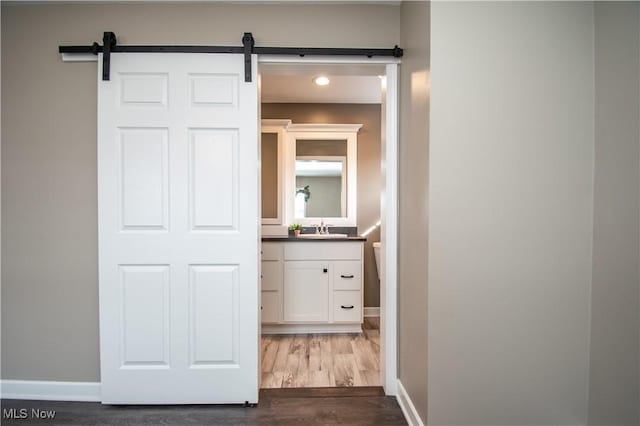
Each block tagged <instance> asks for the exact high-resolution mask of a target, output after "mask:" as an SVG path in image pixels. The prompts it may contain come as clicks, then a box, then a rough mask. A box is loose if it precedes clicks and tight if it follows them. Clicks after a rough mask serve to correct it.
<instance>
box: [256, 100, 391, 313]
mask: <svg viewBox="0 0 640 426" xmlns="http://www.w3.org/2000/svg"><path fill="white" fill-rule="evenodd" d="M380 114H381V107H380V105H377V104H286V103H282V104H280V103H277V104H262V118H287V119H290V120H292V121H293V122H294V123H325V124H326V123H347V124H348V123H354V124H362V128H361V129H360V131H359V132H358V219H357V223H358V231H359V232H362V231H364V230H365V229H367V228H369V227H370V226H372V225H374V224H375V223H376V222H377V221H378V220H380V191H381V190H382V176H381V171H380V138H381V130H380V126H381V120H382V117H381V115H380ZM305 149H306V150H305V151H304V155H325V154H324V153H326V152H327V151H326V150H328V149H331V150H335V149H336V146H335V144H326V146H325V147H324V148H323V149H322V150H321V151H315V152H312V151H309V150H307V149H308V148H305ZM374 241H380V229H376V230H375V231H373V232H372V233H371V234H369V235H368V236H367V241H366V242H365V244H364V306H368V307H376V306H380V282H379V281H378V273H377V271H376V264H375V258H374V254H373V246H372V244H373V242H374Z"/></svg>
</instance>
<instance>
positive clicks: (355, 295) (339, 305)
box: [333, 291, 362, 323]
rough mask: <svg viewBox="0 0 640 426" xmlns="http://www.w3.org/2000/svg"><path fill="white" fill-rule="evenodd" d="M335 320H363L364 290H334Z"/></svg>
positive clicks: (358, 321)
mask: <svg viewBox="0 0 640 426" xmlns="http://www.w3.org/2000/svg"><path fill="white" fill-rule="evenodd" d="M333 322H357V323H360V322H362V292H360V291H334V292H333Z"/></svg>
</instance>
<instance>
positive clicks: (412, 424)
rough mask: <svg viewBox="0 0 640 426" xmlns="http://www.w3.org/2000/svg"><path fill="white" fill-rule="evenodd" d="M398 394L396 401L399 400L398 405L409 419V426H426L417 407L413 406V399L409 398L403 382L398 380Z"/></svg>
mask: <svg viewBox="0 0 640 426" xmlns="http://www.w3.org/2000/svg"><path fill="white" fill-rule="evenodd" d="M397 390H398V394H397V395H396V399H397V400H398V404H399V405H400V408H401V409H402V413H403V414H404V417H405V418H406V419H407V423H409V426H424V423H423V422H422V419H421V418H420V415H419V414H418V411H417V410H416V407H415V406H414V405H413V402H412V401H411V398H409V394H408V393H407V391H406V390H405V389H404V386H402V382H401V381H400V380H398V389H397Z"/></svg>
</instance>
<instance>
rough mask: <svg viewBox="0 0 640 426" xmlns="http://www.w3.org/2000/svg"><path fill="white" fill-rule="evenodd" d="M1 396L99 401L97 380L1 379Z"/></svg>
mask: <svg viewBox="0 0 640 426" xmlns="http://www.w3.org/2000/svg"><path fill="white" fill-rule="evenodd" d="M0 386H1V387H2V393H1V395H2V398H5V399H38V400H46V401H88V402H100V401H101V400H102V398H101V393H100V383H98V382H48V381H40V380H2V381H0Z"/></svg>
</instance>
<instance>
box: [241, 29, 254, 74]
mask: <svg viewBox="0 0 640 426" xmlns="http://www.w3.org/2000/svg"><path fill="white" fill-rule="evenodd" d="M253 46H255V40H254V39H253V34H251V33H244V35H243V36H242V47H243V48H244V81H245V82H247V83H249V82H251V55H252V54H253Z"/></svg>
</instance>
